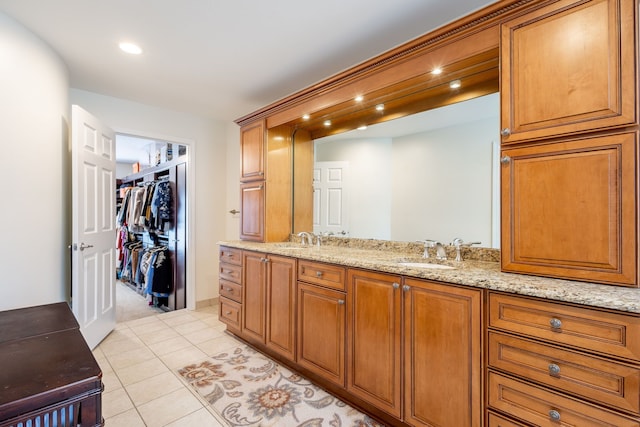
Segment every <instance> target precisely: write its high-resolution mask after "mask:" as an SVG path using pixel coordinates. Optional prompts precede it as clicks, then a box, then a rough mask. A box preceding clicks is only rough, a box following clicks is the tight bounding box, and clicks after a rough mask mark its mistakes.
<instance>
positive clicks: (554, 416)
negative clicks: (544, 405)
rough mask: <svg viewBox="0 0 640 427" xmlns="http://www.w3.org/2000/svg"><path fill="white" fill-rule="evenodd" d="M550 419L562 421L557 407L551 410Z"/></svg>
mask: <svg viewBox="0 0 640 427" xmlns="http://www.w3.org/2000/svg"><path fill="white" fill-rule="evenodd" d="M549 419H550V420H551V421H556V422H558V421H560V412H558V411H556V410H555V409H552V410H550V411H549Z"/></svg>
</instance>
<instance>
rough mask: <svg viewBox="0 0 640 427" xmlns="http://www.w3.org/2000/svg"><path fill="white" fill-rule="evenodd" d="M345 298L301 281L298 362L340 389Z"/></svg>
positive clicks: (342, 364) (343, 384)
mask: <svg viewBox="0 0 640 427" xmlns="http://www.w3.org/2000/svg"><path fill="white" fill-rule="evenodd" d="M300 263H302V261H299V264H300ZM298 269H299V267H298ZM345 298H346V296H345V294H344V292H338V291H335V290H331V289H325V288H322V287H320V286H315V285H310V284H306V283H303V282H298V341H297V342H298V353H297V362H298V364H299V365H300V366H302V367H304V368H306V369H308V370H310V371H312V372H314V373H316V374H318V375H320V376H321V377H322V378H324V379H326V380H327V381H330V382H332V383H334V384H336V385H338V386H340V387H344V386H345V336H346V323H345V319H346V304H345Z"/></svg>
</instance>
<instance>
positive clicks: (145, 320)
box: [123, 314, 159, 328]
mask: <svg viewBox="0 0 640 427" xmlns="http://www.w3.org/2000/svg"><path fill="white" fill-rule="evenodd" d="M158 316H159V314H154V315H153V316H147V317H141V318H139V319H134V320H129V321H127V322H124V323H123V324H124V325H126V326H128V327H129V328H133V327H136V326H140V325H145V324H147V323H153V322H156V321H158Z"/></svg>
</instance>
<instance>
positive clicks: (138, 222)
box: [115, 135, 188, 311]
mask: <svg viewBox="0 0 640 427" xmlns="http://www.w3.org/2000/svg"><path fill="white" fill-rule="evenodd" d="M116 158H117V172H116V176H117V181H116V202H117V215H116V223H117V226H118V232H117V235H116V236H115V244H116V249H117V260H116V275H117V278H118V280H119V281H120V282H121V284H124V285H126V286H128V287H129V288H131V289H133V290H134V291H135V292H136V293H138V294H139V295H140V296H141V298H140V304H141V305H142V304H147V305H149V306H153V307H157V308H160V309H162V310H165V311H171V310H178V309H182V308H186V291H187V287H186V258H187V254H186V230H187V224H186V219H187V212H186V210H187V168H188V162H187V159H188V157H187V147H186V146H185V145H180V144H175V143H171V142H167V141H157V140H150V139H146V138H139V137H133V136H129V135H117V137H116Z"/></svg>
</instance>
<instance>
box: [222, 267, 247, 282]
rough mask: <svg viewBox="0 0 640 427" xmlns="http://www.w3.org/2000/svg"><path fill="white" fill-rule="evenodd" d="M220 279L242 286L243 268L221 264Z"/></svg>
mask: <svg viewBox="0 0 640 427" xmlns="http://www.w3.org/2000/svg"><path fill="white" fill-rule="evenodd" d="M220 279H223V280H228V281H229V282H233V283H237V284H240V283H242V266H241V265H233V264H226V263H224V264H220Z"/></svg>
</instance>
